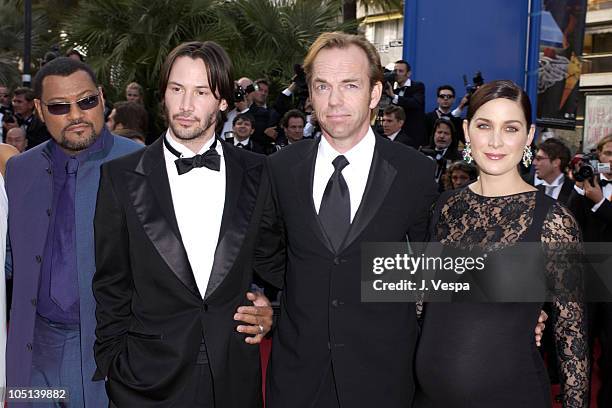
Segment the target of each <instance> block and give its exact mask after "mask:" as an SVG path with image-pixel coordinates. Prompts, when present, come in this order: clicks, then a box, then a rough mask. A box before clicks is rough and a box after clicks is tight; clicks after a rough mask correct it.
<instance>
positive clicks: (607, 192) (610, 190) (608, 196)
mask: <svg viewBox="0 0 612 408" xmlns="http://www.w3.org/2000/svg"><path fill="white" fill-rule="evenodd" d="M599 177H600V178H602V179H604V180H608V178H607V177H606V176H604V175H603V174H600V175H599ZM585 183H588V181H585ZM574 190H576V192H577V193H578V194H580V195H581V196H583V195H584V190H583V189H581V188H580V187H578V186H577V185H575V184H574ZM601 192H602V193H603V198H602V199H601V201H599V202H598V203H595V205H594V206H593V207H591V211H593V212H596V211H597V210H599V207H601V205H602V204H603V203H604V201H606V200H609V201H612V184H608V185H606V186H605V187H602V189H601Z"/></svg>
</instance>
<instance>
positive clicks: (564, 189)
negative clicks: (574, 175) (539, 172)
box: [523, 173, 574, 205]
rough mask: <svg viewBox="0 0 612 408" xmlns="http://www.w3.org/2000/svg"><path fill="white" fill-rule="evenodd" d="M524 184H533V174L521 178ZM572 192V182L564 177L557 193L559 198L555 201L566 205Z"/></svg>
mask: <svg viewBox="0 0 612 408" xmlns="http://www.w3.org/2000/svg"><path fill="white" fill-rule="evenodd" d="M523 179H524V180H525V181H526V182H528V183H529V184H531V185H532V186H533V185H534V182H535V173H529V174H527V175H525V176H524V178H523ZM573 192H574V182H573V181H572V180H570V178H569V177H567V176H565V180H564V181H563V185H562V186H561V191H559V197H557V201H558V202H560V203H563V204H565V205H568V202H569V198H570V196H571V195H572V193H573Z"/></svg>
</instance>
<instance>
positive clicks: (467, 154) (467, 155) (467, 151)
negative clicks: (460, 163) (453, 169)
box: [461, 142, 474, 164]
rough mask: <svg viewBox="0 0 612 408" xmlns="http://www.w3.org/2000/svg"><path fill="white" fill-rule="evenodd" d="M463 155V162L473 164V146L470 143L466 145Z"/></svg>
mask: <svg viewBox="0 0 612 408" xmlns="http://www.w3.org/2000/svg"><path fill="white" fill-rule="evenodd" d="M461 154H462V155H463V160H465V161H466V162H467V164H470V163H472V161H473V160H474V158H473V157H472V145H471V144H470V142H466V143H465V146H464V147H463V151H462V152H461Z"/></svg>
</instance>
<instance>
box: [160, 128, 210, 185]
mask: <svg viewBox="0 0 612 408" xmlns="http://www.w3.org/2000/svg"><path fill="white" fill-rule="evenodd" d="M164 145H165V146H166V148H167V149H168V150H169V151H170V153H172V154H173V155H175V156H176V157H178V159H176V160H175V161H174V163H175V164H176V170H177V171H178V174H179V176H180V175H181V174H185V173H187V172H188V171H191V170H192V169H195V168H196V167H206V168H208V169H211V170H215V171H219V170H220V169H221V156H219V153H218V152H217V149H216V147H217V139H215V140H214V142H213V143H212V145H210V149H208V150H207V151H205V152H204V153H203V154H196V155H195V156H193V157H181V153H180V152H179V151H178V150H176V149H175V148H174V147H172V146H171V145H170V143H169V142H168V139H167V138H165V137H164Z"/></svg>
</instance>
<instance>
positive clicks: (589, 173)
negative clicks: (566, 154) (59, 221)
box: [571, 153, 610, 181]
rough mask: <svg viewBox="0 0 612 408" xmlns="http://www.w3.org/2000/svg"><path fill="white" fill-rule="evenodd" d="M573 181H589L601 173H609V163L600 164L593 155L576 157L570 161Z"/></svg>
mask: <svg viewBox="0 0 612 408" xmlns="http://www.w3.org/2000/svg"><path fill="white" fill-rule="evenodd" d="M571 164H572V174H573V175H574V180H576V181H584V180H591V179H593V177H595V176H596V175H599V174H601V173H610V163H601V162H599V160H598V159H597V155H596V154H595V153H589V154H585V155H578V156H576V157H574V159H573V160H572V163H571Z"/></svg>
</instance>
